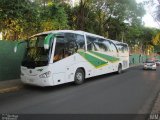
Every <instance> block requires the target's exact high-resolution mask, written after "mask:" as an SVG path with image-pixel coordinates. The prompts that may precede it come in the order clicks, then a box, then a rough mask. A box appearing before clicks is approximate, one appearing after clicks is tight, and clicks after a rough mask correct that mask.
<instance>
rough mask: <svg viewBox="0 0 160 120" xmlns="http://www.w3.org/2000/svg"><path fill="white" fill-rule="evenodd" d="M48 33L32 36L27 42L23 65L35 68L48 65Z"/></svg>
mask: <svg viewBox="0 0 160 120" xmlns="http://www.w3.org/2000/svg"><path fill="white" fill-rule="evenodd" d="M46 36H47V34H44V35H39V36H35V37H32V38H30V39H29V40H28V42H27V49H26V52H25V55H24V58H23V61H22V66H25V67H29V68H34V67H40V66H46V65H47V64H48V63H49V58H50V51H51V50H50V49H47V50H45V49H44V40H45V37H46Z"/></svg>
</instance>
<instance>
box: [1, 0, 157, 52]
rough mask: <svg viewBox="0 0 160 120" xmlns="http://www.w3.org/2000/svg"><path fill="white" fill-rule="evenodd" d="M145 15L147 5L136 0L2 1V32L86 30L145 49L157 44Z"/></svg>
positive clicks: (7, 35)
mask: <svg viewBox="0 0 160 120" xmlns="http://www.w3.org/2000/svg"><path fill="white" fill-rule="evenodd" d="M157 10H159V9H157ZM144 14H145V10H144V4H142V3H140V4H137V3H136V1H135V0H98V1H97V0H80V2H79V4H78V5H76V6H74V7H71V6H70V5H69V4H67V3H66V0H60V1H59V0H1V1H0V31H2V32H3V38H4V39H10V40H17V39H26V38H28V37H29V36H31V35H33V34H35V33H38V32H43V31H48V30H57V29H73V30H84V31H87V32H91V33H95V34H98V35H102V36H105V37H106V38H110V39H116V40H119V41H124V42H127V43H128V44H129V45H130V46H131V48H133V49H134V50H135V46H140V47H141V48H142V51H143V50H146V49H148V46H154V45H155V43H156V44H157V42H156V41H157V38H156V40H153V39H152V38H153V37H154V36H155V35H156V34H157V30H155V29H151V28H146V27H144V26H143V22H142V17H143V16H144ZM157 16H159V14H157ZM157 19H158V18H157ZM153 41H154V42H153Z"/></svg>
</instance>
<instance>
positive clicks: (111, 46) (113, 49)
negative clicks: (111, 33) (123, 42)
mask: <svg viewBox="0 0 160 120" xmlns="http://www.w3.org/2000/svg"><path fill="white" fill-rule="evenodd" d="M110 49H111V52H115V53H116V52H117V49H116V47H115V45H114V44H113V43H112V42H110Z"/></svg>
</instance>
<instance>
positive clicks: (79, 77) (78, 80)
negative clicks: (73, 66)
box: [74, 69, 85, 85]
mask: <svg viewBox="0 0 160 120" xmlns="http://www.w3.org/2000/svg"><path fill="white" fill-rule="evenodd" d="M84 79H85V78H84V71H83V70H82V69H77V70H76V73H75V76H74V82H75V84H77V85H80V84H82V83H83V82H84Z"/></svg>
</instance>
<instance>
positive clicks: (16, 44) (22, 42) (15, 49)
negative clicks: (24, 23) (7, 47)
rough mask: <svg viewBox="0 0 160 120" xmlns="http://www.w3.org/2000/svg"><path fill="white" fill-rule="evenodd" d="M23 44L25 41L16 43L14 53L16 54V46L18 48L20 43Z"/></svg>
mask: <svg viewBox="0 0 160 120" xmlns="http://www.w3.org/2000/svg"><path fill="white" fill-rule="evenodd" d="M25 42H27V41H26V40H25V41H22V42H18V43H17V44H16V45H15V47H14V53H16V52H17V49H18V46H19V45H20V44H22V43H25Z"/></svg>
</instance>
